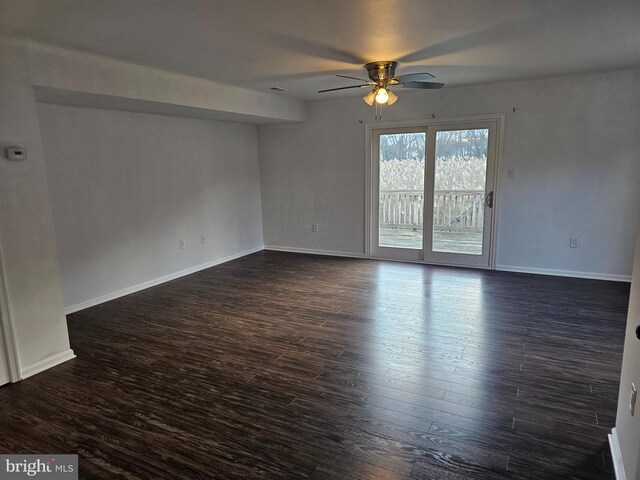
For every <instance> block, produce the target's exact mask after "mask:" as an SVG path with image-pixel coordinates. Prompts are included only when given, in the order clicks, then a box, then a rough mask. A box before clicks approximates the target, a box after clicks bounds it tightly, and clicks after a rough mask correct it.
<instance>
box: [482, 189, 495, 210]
mask: <svg viewBox="0 0 640 480" xmlns="http://www.w3.org/2000/svg"><path fill="white" fill-rule="evenodd" d="M484 204H485V205H486V206H487V207H489V208H493V190H491V191H490V192H489V193H487V196H486V197H484Z"/></svg>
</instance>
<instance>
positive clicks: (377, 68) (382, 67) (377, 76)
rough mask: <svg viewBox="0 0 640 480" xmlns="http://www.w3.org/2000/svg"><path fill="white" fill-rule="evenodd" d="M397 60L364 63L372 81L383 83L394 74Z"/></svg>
mask: <svg viewBox="0 0 640 480" xmlns="http://www.w3.org/2000/svg"><path fill="white" fill-rule="evenodd" d="M397 67H398V62H371V63H367V64H366V65H365V68H366V69H367V73H368V74H369V78H370V79H371V81H372V82H376V83H384V82H386V81H388V80H390V79H391V78H393V77H394V76H395V74H396V68H397Z"/></svg>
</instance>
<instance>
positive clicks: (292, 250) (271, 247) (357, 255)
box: [264, 245, 365, 258]
mask: <svg viewBox="0 0 640 480" xmlns="http://www.w3.org/2000/svg"><path fill="white" fill-rule="evenodd" d="M264 249H265V250H271V251H273V252H290V253H308V254H310V255H327V256H330V257H347V258H365V256H364V254H362V253H354V252H340V251H335V250H317V249H314V248H299V247H285V246H280V245H265V246H264Z"/></svg>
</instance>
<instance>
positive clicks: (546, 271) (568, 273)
mask: <svg viewBox="0 0 640 480" xmlns="http://www.w3.org/2000/svg"><path fill="white" fill-rule="evenodd" d="M496 270H501V271H503V272H516V273H534V274H536V275H553V276H556V277H573V278H588V279H592V280H609V281H612V282H630V281H631V275H616V274H613V273H596V272H578V271H574V270H554V269H551V268H536V267H517V266H512V265H496Z"/></svg>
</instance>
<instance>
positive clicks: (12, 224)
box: [0, 38, 73, 379]
mask: <svg viewBox="0 0 640 480" xmlns="http://www.w3.org/2000/svg"><path fill="white" fill-rule="evenodd" d="M9 145H18V146H21V147H24V148H26V149H27V159H26V160H23V161H20V162H10V161H8V160H5V159H4V158H0V247H1V248H0V276H1V278H0V283H1V284H2V285H0V297H1V298H0V316H1V317H2V320H3V322H4V323H5V327H6V328H5V330H4V331H3V334H4V336H6V337H7V339H11V338H12V337H13V338H14V339H15V349H13V348H12V347H11V348H8V349H7V350H9V352H8V353H11V352H14V351H15V353H16V355H15V356H14V355H11V365H12V370H13V371H14V379H17V378H15V377H27V376H29V375H33V374H35V373H37V372H39V371H40V370H42V369H44V368H47V367H50V366H53V365H55V364H57V363H60V362H61V361H65V360H68V359H70V358H73V352H72V351H71V350H70V348H69V337H68V334H67V323H66V320H65V317H64V309H63V304H62V289H61V288H60V275H59V273H58V263H57V261H56V250H55V244H54V233H53V228H52V222H51V209H50V207H49V199H48V194H47V183H46V175H45V164H44V159H43V153H42V152H43V150H42V143H41V138H40V128H39V125H38V114H37V110H36V103H35V98H34V95H33V89H32V88H31V78H30V75H29V69H28V65H27V61H26V53H25V51H24V49H23V48H22V47H21V46H19V45H17V44H13V42H11V41H6V40H3V39H2V38H0V148H2V149H4V148H3V147H5V146H9ZM3 156H4V155H3ZM9 343H11V342H9ZM14 357H16V358H15V360H16V362H15V364H14V363H13V360H14Z"/></svg>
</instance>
